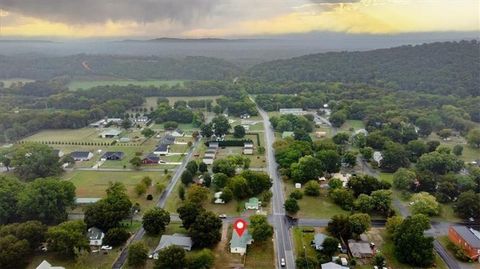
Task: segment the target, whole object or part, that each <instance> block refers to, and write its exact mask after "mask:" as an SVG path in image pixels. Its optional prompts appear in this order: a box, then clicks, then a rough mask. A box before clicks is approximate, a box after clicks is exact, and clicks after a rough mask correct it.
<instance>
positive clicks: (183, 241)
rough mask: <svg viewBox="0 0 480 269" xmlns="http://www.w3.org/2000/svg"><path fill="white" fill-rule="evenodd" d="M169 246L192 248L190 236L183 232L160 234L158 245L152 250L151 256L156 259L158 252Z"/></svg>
mask: <svg viewBox="0 0 480 269" xmlns="http://www.w3.org/2000/svg"><path fill="white" fill-rule="evenodd" d="M169 246H177V247H181V248H183V249H184V250H186V251H190V250H192V246H193V241H192V238H191V237H189V236H186V235H183V234H177V233H176V234H172V235H162V237H161V238H160V242H159V243H158V246H157V247H156V248H155V250H153V253H152V258H153V259H155V260H156V259H158V252H159V251H160V250H162V249H164V248H167V247H169Z"/></svg>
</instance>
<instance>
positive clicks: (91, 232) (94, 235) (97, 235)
mask: <svg viewBox="0 0 480 269" xmlns="http://www.w3.org/2000/svg"><path fill="white" fill-rule="evenodd" d="M102 234H103V232H102V230H100V229H98V228H97V227H91V228H89V229H88V232H87V237H88V238H89V239H90V240H99V239H102Z"/></svg>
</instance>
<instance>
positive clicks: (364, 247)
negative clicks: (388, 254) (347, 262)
mask: <svg viewBox="0 0 480 269" xmlns="http://www.w3.org/2000/svg"><path fill="white" fill-rule="evenodd" d="M348 248H349V249H350V252H351V253H352V255H353V256H354V257H359V256H364V255H373V250H372V248H371V247H370V243H369V242H365V241H355V240H352V239H350V240H348Z"/></svg>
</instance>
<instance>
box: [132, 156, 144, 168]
mask: <svg viewBox="0 0 480 269" xmlns="http://www.w3.org/2000/svg"><path fill="white" fill-rule="evenodd" d="M129 162H130V164H131V165H132V166H133V167H135V168H139V167H140V166H142V159H140V157H138V156H135V157H133V158H132V159H130V161H129Z"/></svg>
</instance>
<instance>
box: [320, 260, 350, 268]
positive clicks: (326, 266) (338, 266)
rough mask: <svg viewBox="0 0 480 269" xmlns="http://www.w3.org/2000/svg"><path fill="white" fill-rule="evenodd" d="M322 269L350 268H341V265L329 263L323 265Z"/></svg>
mask: <svg viewBox="0 0 480 269" xmlns="http://www.w3.org/2000/svg"><path fill="white" fill-rule="evenodd" d="M322 269H348V267H345V266H341V265H339V264H336V263H334V262H327V263H324V264H322Z"/></svg>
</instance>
